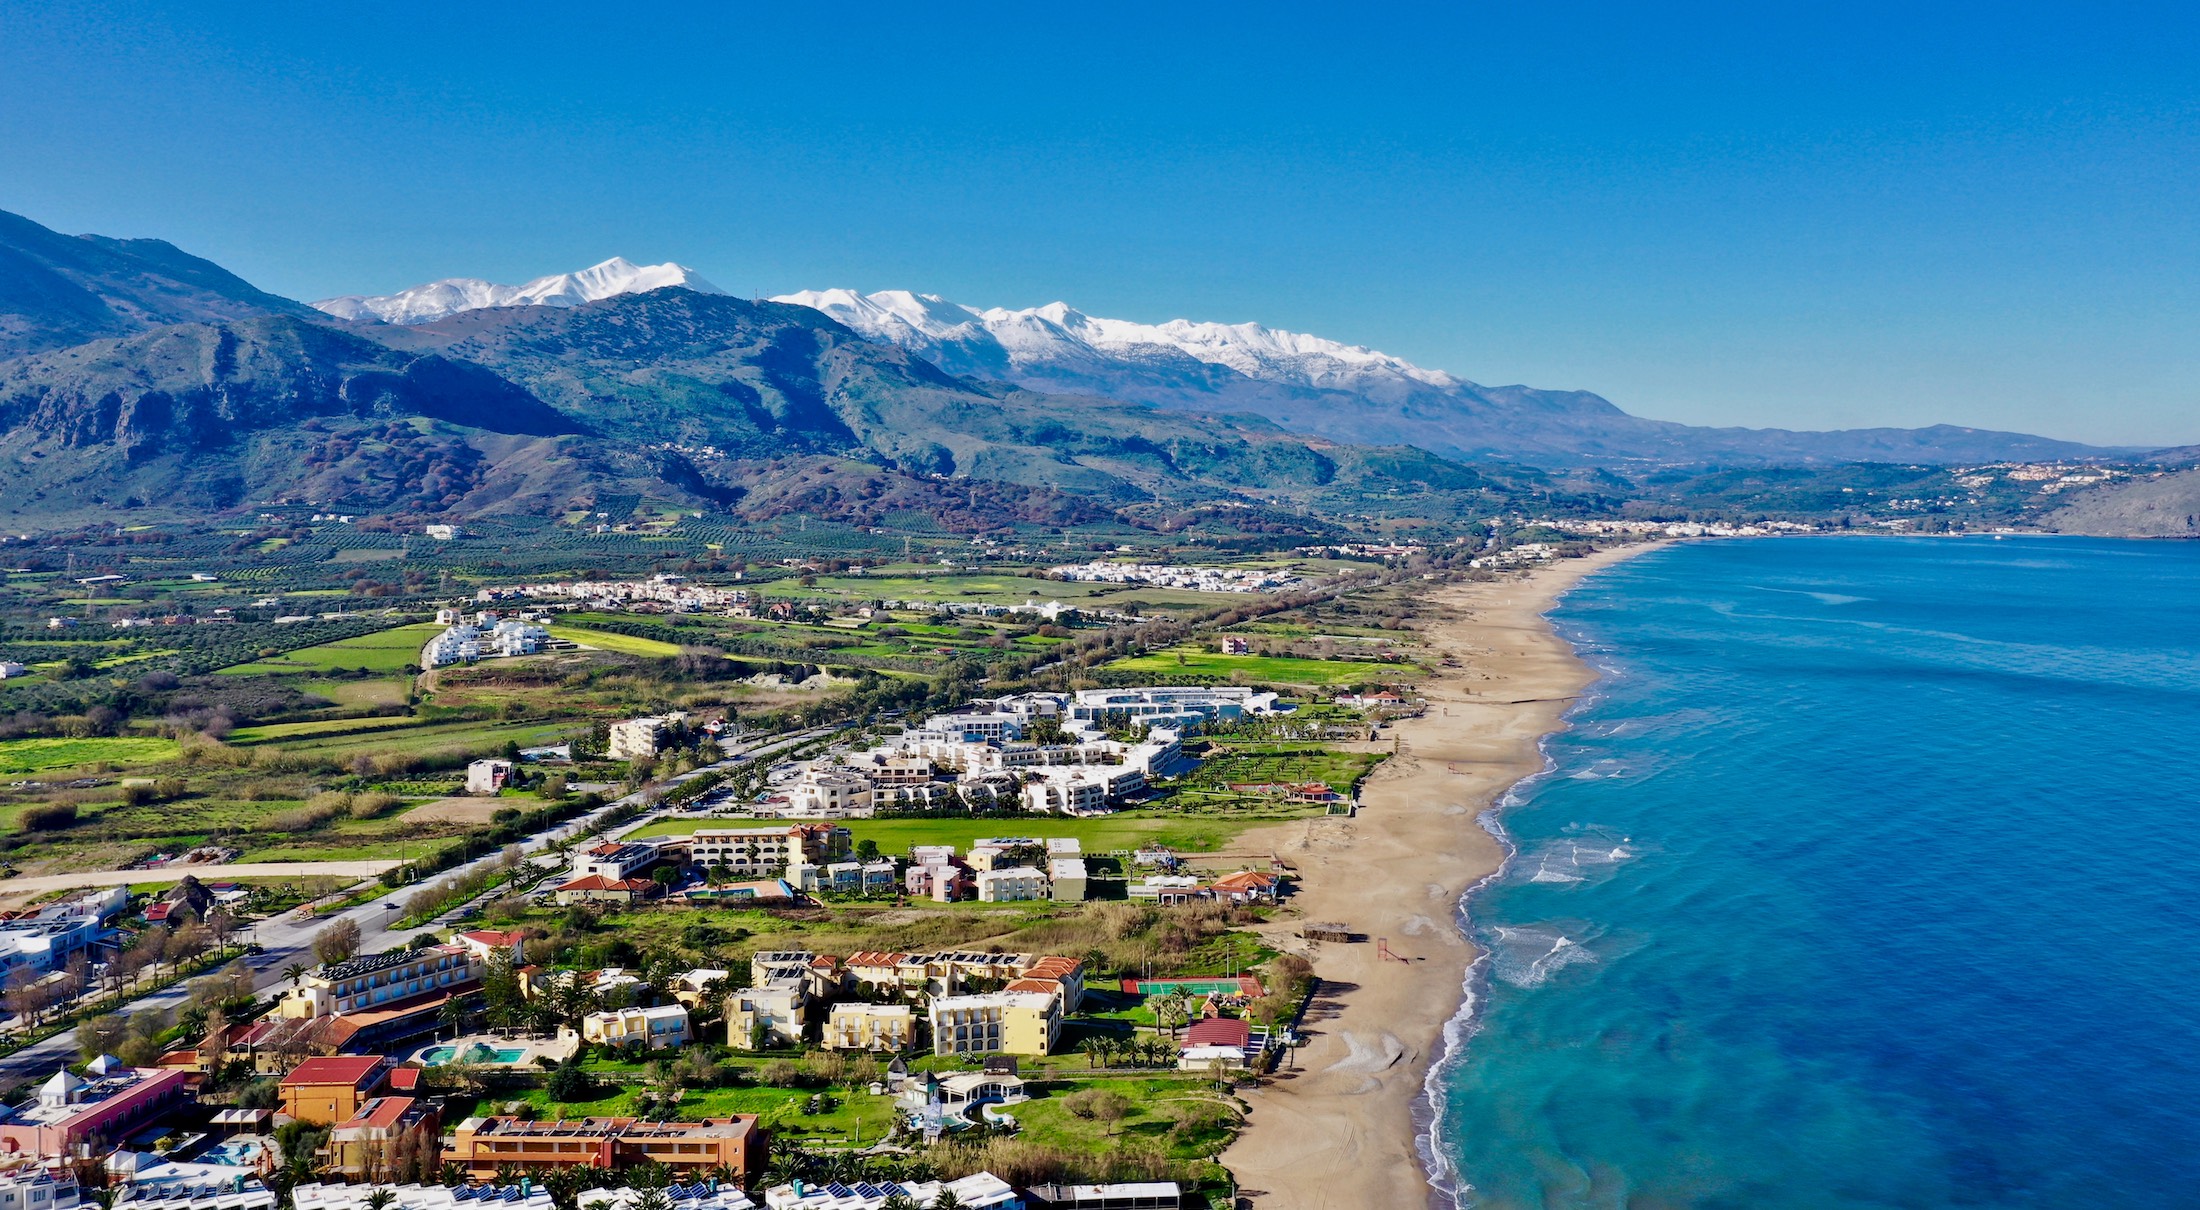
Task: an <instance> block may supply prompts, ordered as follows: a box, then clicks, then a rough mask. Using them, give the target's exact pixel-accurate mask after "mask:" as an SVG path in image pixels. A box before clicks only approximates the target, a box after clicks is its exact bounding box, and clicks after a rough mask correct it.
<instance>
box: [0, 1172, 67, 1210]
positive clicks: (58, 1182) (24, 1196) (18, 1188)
mask: <svg viewBox="0 0 2200 1210" xmlns="http://www.w3.org/2000/svg"><path fill="white" fill-rule="evenodd" d="M83 1204H84V1194H83V1191H82V1190H81V1189H79V1188H78V1187H77V1183H76V1178H75V1177H73V1176H71V1175H69V1173H68V1170H67V1169H65V1168H64V1169H54V1168H47V1167H46V1166H44V1165H42V1164H22V1165H19V1166H17V1167H14V1168H10V1169H8V1170H6V1171H4V1172H0V1210H76V1208H77V1207H78V1206H80V1205H83Z"/></svg>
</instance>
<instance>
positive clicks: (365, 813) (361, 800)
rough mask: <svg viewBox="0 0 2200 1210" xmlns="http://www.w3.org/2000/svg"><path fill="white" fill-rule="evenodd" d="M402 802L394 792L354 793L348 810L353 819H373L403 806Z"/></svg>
mask: <svg viewBox="0 0 2200 1210" xmlns="http://www.w3.org/2000/svg"><path fill="white" fill-rule="evenodd" d="M404 802H405V800H404V799H402V798H399V797H398V796H397V795H395V794H354V795H352V796H351V806H350V808H349V810H350V811H351V817H352V818H353V819H375V818H379V817H380V816H383V815H387V814H389V813H390V812H391V811H394V810H396V809H397V808H398V807H400V806H403V805H404Z"/></svg>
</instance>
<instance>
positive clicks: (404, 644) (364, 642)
mask: <svg viewBox="0 0 2200 1210" xmlns="http://www.w3.org/2000/svg"><path fill="white" fill-rule="evenodd" d="M443 629H444V628H443V627H441V626H438V625H436V624H435V623H433V622H415V623H413V624H411V625H409V626H393V627H391V628H390V629H388V630H378V631H375V632H374V633H373V634H364V635H360V636H359V637H357V638H350V639H339V640H337V641H336V642H333V643H323V644H321V645H319V646H317V647H301V648H299V649H298V650H296V651H290V652H285V653H284V654H282V655H278V656H269V657H267V658H265V659H259V660H254V661H252V662H251V663H246V664H233V665H231V666H230V667H227V668H224V669H221V672H222V673H223V674H224V675H226V676H280V675H283V674H285V673H293V672H295V673H309V674H310V673H327V672H331V671H334V670H335V669H338V668H346V669H350V668H365V669H367V670H368V671H369V672H385V673H387V672H399V671H402V670H404V669H405V668H406V667H407V666H409V665H413V664H417V663H419V662H420V649H421V648H422V647H424V646H426V645H427V642H428V640H429V639H432V638H434V637H435V636H436V635H438V634H441V633H442V632H443Z"/></svg>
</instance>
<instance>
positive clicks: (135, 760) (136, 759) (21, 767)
mask: <svg viewBox="0 0 2200 1210" xmlns="http://www.w3.org/2000/svg"><path fill="white" fill-rule="evenodd" d="M180 750H181V749H180V748H179V747H178V746H177V744H176V741H174V740H169V739H155V738H152V737H150V736H140V735H120V736H112V737H106V738H88V739H10V740H0V773H39V772H43V771H45V770H47V769H70V768H74V767H76V766H78V765H91V764H115V765H154V764H159V763H161V762H163V761H170V760H174V759H176V754H177V753H178V752H179V751H180Z"/></svg>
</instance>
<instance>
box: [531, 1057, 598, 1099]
mask: <svg viewBox="0 0 2200 1210" xmlns="http://www.w3.org/2000/svg"><path fill="white" fill-rule="evenodd" d="M543 1088H544V1091H546V1092H548V1093H549V1094H550V1099H551V1100H553V1101H567V1102H571V1101H585V1100H587V1099H588V1098H589V1094H590V1093H593V1092H594V1091H595V1090H596V1087H595V1083H594V1081H592V1080H591V1079H590V1078H589V1075H588V1073H587V1072H585V1071H582V1070H581V1066H580V1064H579V1063H576V1062H574V1061H573V1060H572V1059H567V1060H566V1061H565V1062H563V1063H560V1064H558V1065H557V1067H555V1068H553V1069H552V1070H551V1072H550V1078H549V1080H547V1081H545V1083H544V1085H543Z"/></svg>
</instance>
